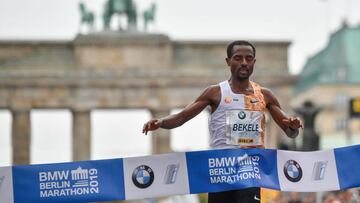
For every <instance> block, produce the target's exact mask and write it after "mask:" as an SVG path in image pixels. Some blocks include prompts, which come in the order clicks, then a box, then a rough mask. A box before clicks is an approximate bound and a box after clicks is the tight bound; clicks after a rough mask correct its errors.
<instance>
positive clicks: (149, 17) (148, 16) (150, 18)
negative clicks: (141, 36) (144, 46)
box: [143, 3, 156, 32]
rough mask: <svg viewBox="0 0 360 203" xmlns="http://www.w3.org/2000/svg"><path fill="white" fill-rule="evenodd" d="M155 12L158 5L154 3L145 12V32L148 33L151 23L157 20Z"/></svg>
mask: <svg viewBox="0 0 360 203" xmlns="http://www.w3.org/2000/svg"><path fill="white" fill-rule="evenodd" d="M155 12H156V4H155V3H152V4H151V6H150V8H148V9H147V10H145V11H144V13H143V17H144V31H145V32H147V30H148V24H149V22H154V20H155Z"/></svg>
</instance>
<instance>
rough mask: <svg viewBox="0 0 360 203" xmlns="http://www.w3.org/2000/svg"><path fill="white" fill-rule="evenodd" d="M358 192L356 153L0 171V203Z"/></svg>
mask: <svg viewBox="0 0 360 203" xmlns="http://www.w3.org/2000/svg"><path fill="white" fill-rule="evenodd" d="M359 186H360V145H355V146H350V147H343V148H337V149H334V150H327V151H314V152H294V151H282V150H273V149H223V150H208V151H196V152H185V153H172V154H162V155H152V156H144V157H131V158H122V159H109V160H95V161H81V162H70V163H56V164H40V165H25V166H9V167H0V202H1V203H12V202H15V203H18V202H21V203H27V202H29V203H30V202H34V203H35V202H36V203H41V202H100V201H112V200H130V199H143V198H153V197H161V196H169V195H179V194H196V193H207V192H220V191H226V190H233V189H241V188H247V187H264V188H270V189H276V190H281V191H297V192H316V191H330V190H342V189H347V188H353V187H359Z"/></svg>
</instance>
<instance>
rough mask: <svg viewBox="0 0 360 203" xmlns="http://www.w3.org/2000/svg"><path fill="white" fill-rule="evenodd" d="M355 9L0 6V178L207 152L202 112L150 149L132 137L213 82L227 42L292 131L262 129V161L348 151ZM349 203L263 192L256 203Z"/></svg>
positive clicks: (357, 68)
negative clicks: (249, 47) (286, 153)
mask: <svg viewBox="0 0 360 203" xmlns="http://www.w3.org/2000/svg"><path fill="white" fill-rule="evenodd" d="M359 10H360V1H357V0H342V1H338V0H302V1H299V0H298V1H287V0H272V1H263V0H253V1H236V0H223V1H221V2H217V1H205V0H197V1H191V0H182V1H166V0H154V1H148V0H87V1H74V0H62V1H48V0H28V1H20V0H1V1H0V166H8V165H13V164H29V163H31V164H38V163H55V162H65V161H72V160H88V159H108V158H118V157H129V156H141V155H149V154H157V153H167V152H176V151H191V150H203V149H208V143H209V141H208V129H207V125H208V117H209V112H208V111H204V112H202V113H200V115H198V116H197V117H195V118H194V119H192V120H191V121H189V122H188V123H186V124H185V125H183V126H182V127H180V128H177V129H174V130H170V131H167V130H158V131H155V132H153V133H152V135H150V136H144V135H142V134H141V130H142V125H143V123H145V122H146V121H147V120H149V119H150V118H152V117H161V116H165V115H168V114H170V113H176V112H178V111H179V110H180V109H182V108H183V107H184V106H186V105H187V104H188V103H190V102H191V101H193V100H194V99H195V98H196V97H197V96H198V95H199V94H200V93H201V92H202V91H203V90H204V89H205V88H206V87H207V86H209V85H212V84H217V83H219V82H221V81H223V80H225V79H227V78H228V77H229V70H228V67H227V66H226V64H225V57H226V51H225V50H226V46H227V44H228V43H230V42H231V41H232V40H238V39H243V40H248V41H250V42H252V43H254V45H255V47H256V48H257V62H256V67H255V72H254V75H253V80H254V81H256V82H257V83H259V84H261V85H262V86H265V87H268V88H270V89H271V90H272V91H273V92H274V94H275V95H276V96H277V97H278V99H279V101H280V103H281V105H282V108H283V109H284V110H285V111H286V112H287V113H288V114H293V115H298V116H301V117H302V118H303V119H304V122H305V125H306V126H305V129H304V130H303V132H301V134H302V135H301V136H300V137H298V138H297V139H296V140H290V139H287V138H285V136H284V134H283V133H282V132H281V131H280V129H279V128H278V127H277V126H276V125H275V124H274V122H273V121H272V120H271V119H270V118H269V119H268V120H267V132H268V136H267V140H266V142H267V146H268V147H269V148H280V149H285V150H300V151H312V150H323V149H331V148H335V147H341V146H348V145H354V144H359V143H360V122H359V119H358V118H359V117H360V58H359V57H358V56H359V53H360V12H359ZM356 196H357V190H355V189H354V190H352V191H344V192H336V193H329V194H327V193H323V194H294V193H292V194H289V193H278V192H274V191H273V192H269V193H268V202H271V201H273V202H296V201H295V200H294V201H291V199H299V201H300V202H315V201H317V202H323V201H324V202H326V201H328V202H331V201H333V200H334V201H333V202H335V201H340V202H351V201H353V202H357V201H358V200H356ZM200 197H201V198H200V200H201V201H203V202H204V199H205V197H204V195H201V196H200ZM350 197H351V200H350ZM327 198H328V199H331V198H333V200H331V201H330V200H327ZM346 198H348V199H347V200H346ZM270 199H272V200H270ZM139 201H140V200H139ZM141 201H142V202H154V201H155V202H197V201H199V198H198V197H197V196H196V197H193V196H186V197H169V198H164V199H158V200H141Z"/></svg>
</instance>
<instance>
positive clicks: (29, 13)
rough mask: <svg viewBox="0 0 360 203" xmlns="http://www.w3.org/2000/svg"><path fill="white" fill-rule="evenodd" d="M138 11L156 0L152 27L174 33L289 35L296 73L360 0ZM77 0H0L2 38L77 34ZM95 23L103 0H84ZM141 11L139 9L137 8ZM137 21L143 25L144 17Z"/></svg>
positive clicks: (352, 16) (193, 1)
mask: <svg viewBox="0 0 360 203" xmlns="http://www.w3.org/2000/svg"><path fill="white" fill-rule="evenodd" d="M134 1H135V2H136V4H137V7H138V11H139V13H142V12H143V11H144V10H145V8H147V7H149V5H150V4H151V3H152V2H156V4H157V13H156V23H155V24H154V25H152V26H151V31H153V32H158V33H164V34H167V35H169V36H170V38H172V39H175V40H176V39H196V40H209V39H210V40H211V39H214V40H215V39H221V40H232V39H248V40H288V41H291V42H292V45H291V47H290V49H289V67H290V69H291V72H292V73H298V72H299V71H300V70H301V68H302V66H303V65H304V63H305V61H306V58H307V57H309V56H311V55H313V54H314V53H316V52H317V51H319V50H320V49H321V48H323V47H324V46H325V44H326V42H327V40H328V37H329V34H330V33H331V32H333V31H334V30H336V29H338V28H339V27H340V25H341V23H342V22H343V21H344V20H346V21H347V22H348V23H349V24H350V25H359V24H360V12H359V10H360V1H359V0H251V1H244V0H222V1H211V0H210V1H209V0H134ZM79 2H80V1H77V0H61V1H55V0H26V1H23V0H1V1H0V39H34V38H35V39H67V40H71V39H73V38H74V37H75V36H76V34H77V33H78V31H79V21H80V14H79V10H78V3H79ZM83 2H85V4H86V6H87V7H88V8H89V9H90V10H92V11H94V12H95V15H96V24H97V29H101V27H102V20H101V14H102V11H103V4H104V2H105V0H86V1H85V0H84V1H83ZM139 15H140V14H139ZM139 25H140V26H139V27H142V21H141V20H140V23H139Z"/></svg>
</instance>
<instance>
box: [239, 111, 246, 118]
mask: <svg viewBox="0 0 360 203" xmlns="http://www.w3.org/2000/svg"><path fill="white" fill-rule="evenodd" d="M238 117H239V118H240V119H241V120H242V119H244V118H245V117H246V113H245V112H243V111H240V112H239V114H238Z"/></svg>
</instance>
